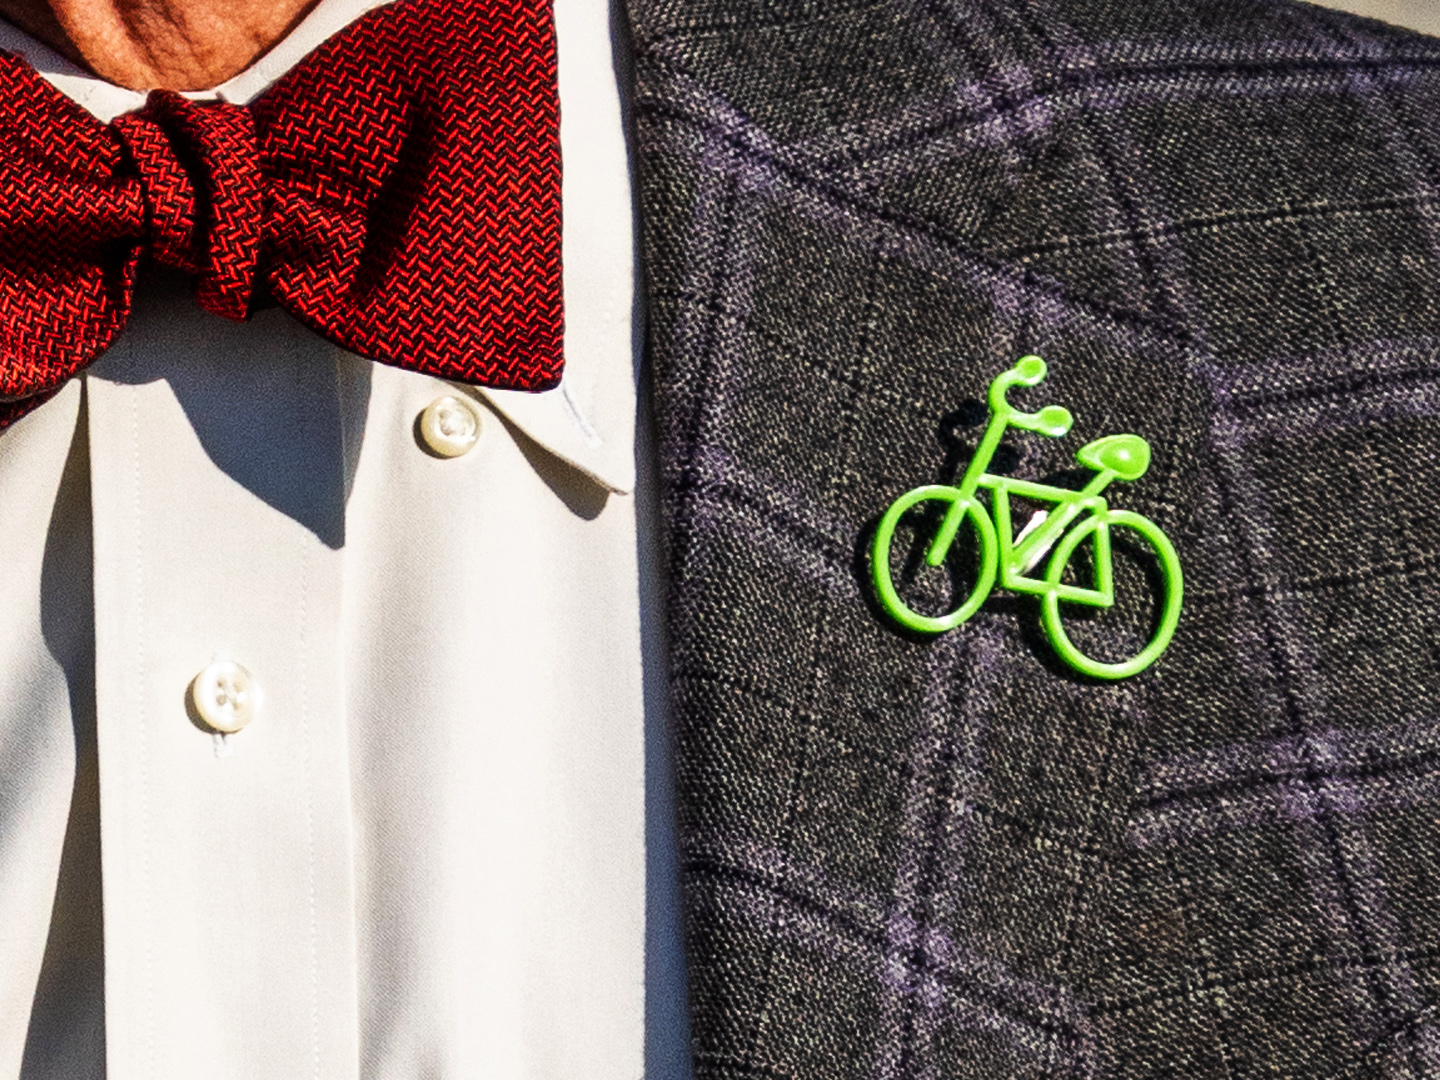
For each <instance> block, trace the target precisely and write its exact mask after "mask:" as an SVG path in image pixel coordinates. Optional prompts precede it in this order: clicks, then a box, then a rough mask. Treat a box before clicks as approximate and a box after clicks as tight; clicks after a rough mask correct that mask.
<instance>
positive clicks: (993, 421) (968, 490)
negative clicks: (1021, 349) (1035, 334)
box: [925, 356, 1103, 566]
mask: <svg viewBox="0 0 1440 1080" xmlns="http://www.w3.org/2000/svg"><path fill="white" fill-rule="evenodd" d="M1045 371H1046V368H1045V361H1044V360H1042V359H1040V357H1038V356H1022V357H1021V358H1020V359H1019V360H1017V361H1016V362H1015V366H1014V367H1013V368H1011V369H1010V370H1009V371H1006V372H1004V373H1002V374H1001V375H1000V376H999V377H998V378H996V379H995V381H994V382H992V383H991V384H990V395H989V404H990V421H989V423H988V424H987V425H986V428H985V434H984V436H983V437H982V438H981V439H980V445H979V446H977V447H976V448H975V456H974V457H972V458H971V459H970V465H969V467H968V468H967V469H966V470H965V476H964V477H963V478H962V479H961V481H960V497H959V498H958V499H956V500H955V501H954V502H952V503H951V504H950V509H949V510H948V511H947V512H946V514H945V520H944V521H942V522H941V523H940V529H939V531H938V532H936V534H935V539H934V540H933V541H931V543H930V548H929V550H928V551H927V552H926V554H925V561H926V562H927V563H929V564H930V565H931V566H939V565H940V564H941V563H943V562H944V561H945V558H946V556H948V555H949V554H950V545H951V544H953V543H954V542H955V534H956V533H957V532H958V531H959V530H960V523H961V522H962V521H964V520H965V508H966V507H967V506H968V505H969V503H970V500H972V499H974V498H975V492H976V490H977V489H978V488H979V486H980V478H981V477H982V476H984V475H985V470H986V469H987V468H988V467H989V465H990V459H991V458H993V457H994V456H995V451H996V449H997V448H998V447H999V446H1000V440H1001V439H1002V438H1003V437H1004V435H1005V432H1006V430H1007V429H1008V428H1012V427H1017V428H1020V429H1021V430H1023V431H1034V432H1037V433H1038V434H1040V435H1048V436H1049V437H1050V438H1052V439H1058V438H1060V437H1061V436H1062V435H1065V434H1067V433H1068V432H1069V431H1070V426H1071V425H1072V424H1073V423H1074V422H1075V418H1074V417H1073V416H1071V415H1070V410H1069V409H1067V408H1065V407H1064V406H1061V405H1046V406H1045V407H1044V408H1043V409H1041V410H1040V411H1039V412H1034V413H1026V412H1021V411H1020V410H1018V409H1016V408H1015V407H1014V406H1013V405H1011V404H1010V402H1009V401H1008V400H1007V399H1006V397H1005V395H1006V393H1007V392H1008V391H1009V389H1010V387H1012V386H1017V385H1018V386H1038V385H1039V384H1040V383H1041V382H1043V381H1044V379H1045ZM1102 486H1103V485H1102Z"/></svg>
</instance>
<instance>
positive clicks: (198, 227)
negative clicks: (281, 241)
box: [112, 90, 265, 319]
mask: <svg viewBox="0 0 1440 1080" xmlns="http://www.w3.org/2000/svg"><path fill="white" fill-rule="evenodd" d="M112 127H113V129H114V130H115V132H116V134H117V135H118V136H119V137H120V140H121V142H123V143H124V145H125V149H126V151H127V152H128V153H129V155H130V159H131V161H132V162H133V163H134V165H135V168H136V170H137V172H138V174H139V179H140V187H141V190H142V193H143V196H144V202H145V246H146V247H147V248H148V250H149V253H150V255H151V256H152V257H153V258H154V259H155V260H156V261H157V262H160V263H163V264H164V265H166V266H172V267H175V268H176V269H179V270H183V271H185V272H186V273H189V274H194V275H195V278H196V287H195V298H196V300H197V302H198V303H199V304H200V306H201V307H203V308H205V309H206V310H207V311H210V312H212V313H214V314H216V315H221V316H224V317H225V318H229V319H244V318H245V317H246V316H247V315H248V314H249V312H250V306H251V301H252V299H253V297H254V294H255V279H256V276H257V273H258V270H259V264H260V252H261V241H262V238H263V227H264V220H265V190H264V181H263V178H262V176H261V172H260V147H259V142H258V139H257V137H256V132H255V121H254V118H253V117H252V116H251V114H250V111H249V110H248V109H245V108H241V107H240V106H238V105H229V104H226V103H223V102H215V103H203V104H202V103H198V102H193V101H190V100H188V99H187V98H185V97H182V96H181V95H180V94H177V93H174V92H173V91H169V90H156V91H154V92H153V93H151V95H150V97H149V99H148V100H147V101H146V104H145V108H144V109H142V110H141V111H140V112H138V113H131V114H129V115H127V116H121V117H119V118H117V119H116V120H115V121H114V122H113V124H112Z"/></svg>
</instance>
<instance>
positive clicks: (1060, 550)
mask: <svg viewBox="0 0 1440 1080" xmlns="http://www.w3.org/2000/svg"><path fill="white" fill-rule="evenodd" d="M1102 524H1103V525H1106V526H1107V527H1110V528H1113V527H1114V526H1117V525H1118V526H1122V527H1124V528H1130V529H1134V530H1135V531H1136V532H1138V533H1139V534H1140V535H1141V536H1142V537H1144V538H1145V540H1146V541H1147V542H1148V543H1149V544H1150V546H1151V547H1152V548H1153V549H1154V550H1155V554H1156V556H1157V557H1158V558H1159V559H1160V569H1161V582H1162V584H1161V588H1162V589H1163V590H1164V596H1163V597H1161V600H1160V619H1159V621H1158V623H1157V624H1156V627H1155V635H1154V637H1152V638H1151V639H1150V642H1149V644H1147V645H1146V646H1145V648H1143V649H1141V650H1140V652H1139V653H1137V654H1136V655H1135V656H1133V657H1131V658H1130V659H1129V660H1122V661H1119V662H1117V663H1106V662H1104V661H1101V660H1092V659H1091V658H1090V657H1088V656H1086V655H1085V654H1084V653H1082V652H1081V651H1080V650H1079V649H1077V648H1076V647H1075V644H1074V642H1072V641H1071V640H1070V636H1069V635H1068V634H1066V633H1065V627H1064V625H1063V624H1062V623H1061V621H1060V597H1059V595H1058V594H1057V593H1055V592H1048V593H1046V594H1044V597H1043V599H1042V601H1041V607H1040V612H1041V619H1042V621H1043V622H1044V623H1045V630H1046V632H1047V633H1048V634H1049V636H1050V643H1051V644H1052V645H1053V646H1054V647H1055V651H1056V652H1057V653H1059V654H1060V656H1061V658H1062V659H1063V660H1064V661H1065V662H1066V663H1067V664H1069V665H1070V666H1071V667H1073V668H1074V669H1075V670H1076V671H1080V672H1083V673H1084V674H1086V675H1092V676H1094V677H1095V678H1097V679H1124V678H1128V677H1129V676H1131V675H1137V674H1139V673H1140V672H1142V671H1144V670H1145V669H1146V668H1147V667H1149V666H1150V665H1151V664H1153V663H1154V662H1155V661H1156V660H1157V659H1159V657H1160V654H1161V653H1163V652H1164V651H1165V650H1166V648H1168V647H1169V645H1170V639H1171V638H1172V637H1173V636H1174V635H1175V627H1176V625H1177V624H1178V623H1179V621H1180V603H1181V600H1182V599H1183V598H1184V593H1185V583H1184V578H1183V577H1182V575H1181V572H1180V557H1179V556H1178V555H1177V554H1176V553H1175V545H1173V544H1172V543H1170V538H1169V537H1168V536H1166V535H1165V534H1164V533H1163V532H1162V531H1161V530H1160V526H1159V525H1156V524H1155V523H1154V522H1153V521H1151V520H1150V519H1149V518H1147V517H1141V516H1140V515H1139V514H1136V513H1132V512H1131V511H1129V510H1107V511H1105V513H1104V516H1103V518H1102V516H1101V515H1098V514H1097V515H1095V516H1093V517H1089V518H1086V519H1085V520H1084V521H1082V522H1081V523H1080V524H1079V525H1077V526H1076V527H1075V528H1074V529H1072V530H1071V531H1070V532H1068V533H1066V534H1065V535H1064V536H1063V537H1062V538H1061V539H1060V542H1059V543H1058V544H1056V545H1055V553H1054V554H1053V555H1052V556H1051V557H1050V566H1049V569H1048V570H1047V571H1046V574H1045V581H1046V583H1047V584H1050V585H1058V584H1060V576H1061V575H1062V574H1063V573H1064V572H1065V567H1066V565H1067V564H1068V563H1069V562H1070V559H1071V557H1072V556H1073V555H1074V554H1075V550H1076V549H1077V548H1078V547H1079V546H1080V544H1081V542H1082V541H1083V540H1084V539H1085V538H1086V537H1088V536H1089V535H1090V534H1091V533H1093V532H1094V531H1095V530H1096V529H1098V528H1100V526H1101V525H1102Z"/></svg>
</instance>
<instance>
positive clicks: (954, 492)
mask: <svg viewBox="0 0 1440 1080" xmlns="http://www.w3.org/2000/svg"><path fill="white" fill-rule="evenodd" d="M959 498H960V491H959V489H957V488H953V487H949V486H948V485H945V484H928V485H926V486H925V487H918V488H914V489H912V490H910V491H907V492H906V493H905V494H904V495H901V496H900V497H899V498H898V499H896V500H895V501H894V502H893V503H891V504H890V509H888V510H886V511H885V516H884V517H882V518H881V519H880V524H879V525H878V526H877V527H876V529H875V543H874V545H873V546H872V547H871V550H870V564H871V574H872V576H873V578H874V580H875V592H876V594H877V595H878V597H879V599H880V604H881V606H882V607H884V608H885V610H886V611H887V612H889V613H890V615H891V616H892V617H893V618H894V619H895V620H896V621H897V622H899V623H900V624H901V625H902V626H906V627H909V628H910V629H911V630H919V631H922V632H924V633H930V634H939V633H943V632H944V631H946V630H953V629H954V628H955V627H957V626H959V625H960V624H961V623H963V622H964V621H965V620H966V619H968V618H970V616H972V615H974V614H975V612H976V611H978V610H980V605H981V604H983V603H984V602H985V598H986V597H987V596H989V595H990V589H991V588H992V587H993V586H994V584H995V565H996V558H995V548H996V543H995V526H994V524H993V523H992V522H991V521H990V515H989V514H988V513H987V512H986V510H985V507H984V506H983V505H982V504H981V503H980V501H979V500H978V499H975V498H973V497H972V498H969V499H967V500H965V507H964V512H965V516H966V517H967V518H968V519H969V520H970V522H971V524H972V525H973V526H974V529H975V535H976V537H977V539H978V540H979V543H980V552H979V555H980V574H979V577H978V579H977V580H976V582H975V587H974V588H973V589H971V590H970V595H969V596H968V597H967V598H966V599H965V602H964V603H962V604H961V605H960V606H959V607H958V608H956V609H955V610H954V611H952V612H950V614H948V615H922V614H920V612H918V611H915V610H914V609H913V608H911V607H910V606H909V605H908V604H906V603H905V601H904V600H902V599H900V594H899V592H897V591H896V589H895V583H894V581H893V580H892V578H891V574H890V546H891V545H892V544H893V543H894V542H895V526H896V525H898V524H899V522H900V519H901V518H902V517H903V516H904V515H905V514H906V513H907V512H908V511H909V510H911V509H912V508H914V507H915V506H917V505H919V504H920V503H922V502H924V501H925V500H927V499H939V500H941V501H944V502H950V503H953V502H956V501H957V500H958V499H959Z"/></svg>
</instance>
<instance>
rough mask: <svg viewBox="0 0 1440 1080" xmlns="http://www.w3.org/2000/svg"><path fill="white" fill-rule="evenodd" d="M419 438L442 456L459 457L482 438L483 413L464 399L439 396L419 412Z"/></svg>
mask: <svg viewBox="0 0 1440 1080" xmlns="http://www.w3.org/2000/svg"><path fill="white" fill-rule="evenodd" d="M420 437H421V438H422V439H424V440H425V445H426V446H428V447H429V448H430V449H431V450H433V451H434V452H435V453H437V454H439V455H440V456H441V457H447V458H452V457H459V456H460V455H461V454H466V453H469V452H470V449H471V448H472V447H473V446H474V445H475V443H476V442H477V441H478V440H479V438H480V413H479V411H478V410H477V409H476V408H475V406H474V405H472V404H470V402H468V401H466V400H465V399H464V398H458V397H449V396H447V397H441V398H436V399H435V400H434V401H432V402H431V403H430V404H429V405H428V406H426V408H425V411H424V412H423V413H421V414H420Z"/></svg>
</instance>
